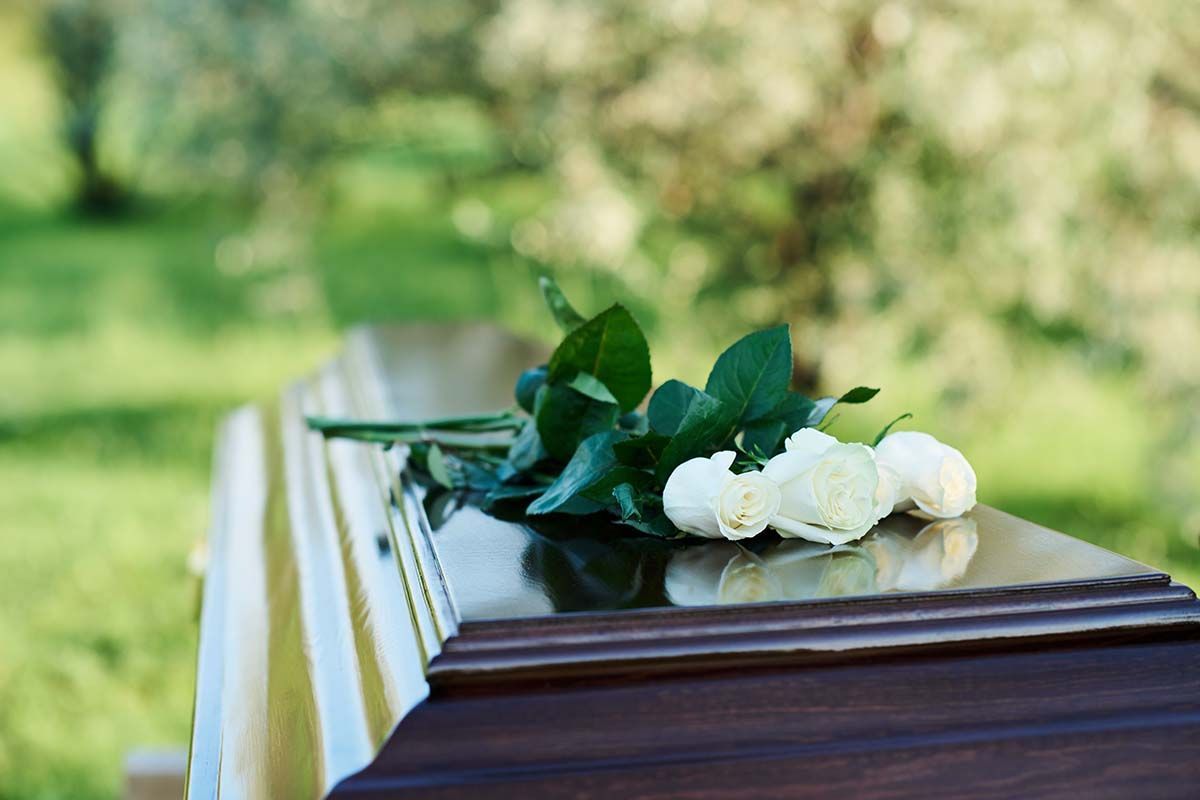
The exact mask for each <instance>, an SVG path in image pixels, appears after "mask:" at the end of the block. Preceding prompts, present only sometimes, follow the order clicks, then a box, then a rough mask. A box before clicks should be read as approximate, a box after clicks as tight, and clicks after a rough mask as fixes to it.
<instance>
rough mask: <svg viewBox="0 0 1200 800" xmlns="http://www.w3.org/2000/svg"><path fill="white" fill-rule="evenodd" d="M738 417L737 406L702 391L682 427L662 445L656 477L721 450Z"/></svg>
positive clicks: (668, 473) (735, 427) (665, 477)
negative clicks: (689, 460) (664, 445)
mask: <svg viewBox="0 0 1200 800" xmlns="http://www.w3.org/2000/svg"><path fill="white" fill-rule="evenodd" d="M737 419H738V417H737V409H736V408H734V407H731V406H729V405H728V404H726V403H723V402H721V401H720V400H718V399H716V398H715V397H709V396H708V395H707V394H703V395H702V396H701V397H700V398H698V399H697V400H696V402H693V403H692V405H691V406H690V407H689V408H688V412H687V415H686V416H684V418H683V423H682V424H680V426H679V430H678V431H677V432H676V433H675V436H673V437H672V438H671V442H670V444H668V445H667V446H666V448H664V449H663V454H662V457H661V458H660V459H659V461H658V466H657V467H656V468H655V471H654V473H655V477H657V478H658V480H659V481H660V482H665V481H666V479H667V478H668V477H670V475H671V472H672V471H673V470H674V469H675V467H677V466H679V465H680V464H682V463H683V462H684V461H687V460H688V459H691V458H695V457H697V456H703V455H708V454H710V453H712V452H713V451H714V450H719V449H720V448H721V447H723V446H724V445H725V444H727V443H728V442H729V440H730V439H731V438H732V437H733V434H734V431H735V430H736V429H737Z"/></svg>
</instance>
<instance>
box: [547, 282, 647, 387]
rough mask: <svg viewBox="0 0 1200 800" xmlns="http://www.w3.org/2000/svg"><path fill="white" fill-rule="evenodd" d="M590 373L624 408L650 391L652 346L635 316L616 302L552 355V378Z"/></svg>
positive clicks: (577, 331) (563, 342)
mask: <svg viewBox="0 0 1200 800" xmlns="http://www.w3.org/2000/svg"><path fill="white" fill-rule="evenodd" d="M577 372H586V373H587V374H589V375H591V376H592V377H594V378H596V379H597V380H599V381H600V382H601V383H603V384H604V385H605V386H606V387H607V388H608V390H609V391H610V392H612V394H613V396H614V397H615V398H616V399H617V402H618V403H619V404H620V406H621V410H622V411H631V410H633V409H634V408H635V407H636V406H637V404H638V403H640V402H642V398H643V397H645V396H646V392H648V391H650V347H649V345H647V344H646V337H645V336H643V335H642V330H641V328H639V327H638V324H637V322H636V321H634V319H633V316H632V315H631V314H630V313H629V312H628V311H626V310H625V309H624V308H623V307H622V306H619V305H615V306H613V307H612V308H610V309H608V310H607V311H604V312H603V313H601V314H599V315H597V316H596V317H593V318H592V319H590V320H588V321H587V322H585V323H584V324H583V325H580V326H579V327H578V328H576V329H575V330H573V331H571V332H570V333H569V334H567V336H566V338H565V339H563V340H562V342H561V343H560V344H559V345H558V348H557V349H556V350H555V351H554V355H552V356H551V357H550V381H551V382H552V383H553V382H557V381H569V380H571V379H572V378H574V377H575V373H577Z"/></svg>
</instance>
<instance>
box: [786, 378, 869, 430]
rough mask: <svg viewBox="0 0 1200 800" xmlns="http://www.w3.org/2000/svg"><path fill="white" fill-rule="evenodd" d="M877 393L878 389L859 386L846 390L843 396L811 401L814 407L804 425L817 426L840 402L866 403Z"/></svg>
mask: <svg viewBox="0 0 1200 800" xmlns="http://www.w3.org/2000/svg"><path fill="white" fill-rule="evenodd" d="M877 394H879V390H878V389H871V388H868V387H866V386H859V387H857V388H854V389H851V390H850V391H848V392H846V393H845V394H844V395H842V396H841V397H822V398H821V399H819V400H813V401H810V402H812V404H813V409H812V411H811V413H809V415H808V420H807V421H806V422H805V424H804V427H808V428H815V427H817V426H818V425H820V424H821V421H822V420H824V419H825V415H826V414H828V413H829V412H830V410H832V409H833V407H834V406H836V405H837V404H839V403H865V402H867V401H868V400H870V399H871V398H872V397H874V396H875V395H877Z"/></svg>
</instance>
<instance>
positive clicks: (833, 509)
mask: <svg viewBox="0 0 1200 800" xmlns="http://www.w3.org/2000/svg"><path fill="white" fill-rule="evenodd" d="M763 474H764V475H765V476H766V477H768V478H770V479H771V480H773V481H774V482H775V483H777V484H778V485H779V491H780V495H781V502H780V506H779V512H778V513H776V514H775V515H774V516H773V517H772V518H771V526H772V527H774V528H775V530H777V531H779V535H780V536H784V537H797V538H801V539H808V540H809V541H813V542H820V543H823V544H834V545H837V544H845V543H846V542H852V541H854V540H856V539H861V538H862V537H863V536H864V535H865V534H866V533H867V531H869V530H870V529H871V528H872V527H873V526H874V525H875V523H876V522H878V521H879V520H880V518H881V516H883V514H886V513H888V512H890V511H891V508H890V507H888V508H886V510H884V508H883V506H884V505H886V502H884V503H883V504H881V503H880V501H879V500H877V498H876V494H877V493H878V491H879V470H878V468H877V467H876V465H875V455H874V453H873V452H872V451H871V448H869V447H867V446H866V445H862V444H842V443H841V442H839V441H838V440H837V439H835V438H834V437H832V436H830V435H829V434H827V433H822V432H821V431H818V430H815V429H813V428H802V429H801V430H799V431H796V433H794V434H792V435H791V436H790V437H789V438H788V440H787V442H786V450H785V452H783V453H780V454H779V455H777V456H775V457H774V458H772V459H771V460H770V461H769V462H767V466H766V467H765V468H764V469H763ZM880 512H883V513H880Z"/></svg>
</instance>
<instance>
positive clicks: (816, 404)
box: [802, 397, 838, 428]
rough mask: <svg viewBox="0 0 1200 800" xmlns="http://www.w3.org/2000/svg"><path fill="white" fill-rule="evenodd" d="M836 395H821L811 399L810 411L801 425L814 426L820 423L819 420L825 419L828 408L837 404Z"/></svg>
mask: <svg viewBox="0 0 1200 800" xmlns="http://www.w3.org/2000/svg"><path fill="white" fill-rule="evenodd" d="M837 401H838V399H837V398H836V397H821V398H818V399H816V400H814V401H813V407H812V411H811V412H809V415H808V419H806V420H805V421H804V425H803V426H802V427H805V428H815V427H817V426H818V425H820V424H821V420H823V419H825V415H826V414H828V413H829V410H830V409H832V408H833V407H834V405H836V404H837Z"/></svg>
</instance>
